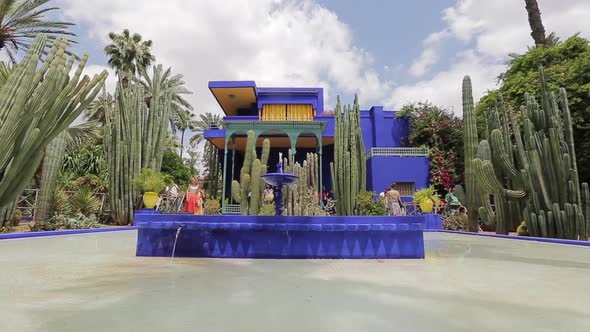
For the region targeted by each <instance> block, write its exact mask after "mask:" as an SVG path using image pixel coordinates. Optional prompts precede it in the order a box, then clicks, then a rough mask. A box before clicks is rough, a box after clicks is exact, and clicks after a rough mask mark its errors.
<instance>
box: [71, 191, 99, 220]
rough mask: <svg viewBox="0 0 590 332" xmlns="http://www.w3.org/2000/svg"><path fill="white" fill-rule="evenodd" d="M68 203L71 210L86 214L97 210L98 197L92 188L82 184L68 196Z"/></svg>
mask: <svg viewBox="0 0 590 332" xmlns="http://www.w3.org/2000/svg"><path fill="white" fill-rule="evenodd" d="M69 205H70V207H71V210H72V212H74V213H81V214H83V215H85V216H88V215H91V214H96V213H97V212H99V210H100V199H99V198H98V197H96V195H95V194H94V191H93V190H92V189H90V188H89V187H87V186H83V187H80V189H78V190H76V191H75V192H74V193H73V194H72V196H70V199H69Z"/></svg>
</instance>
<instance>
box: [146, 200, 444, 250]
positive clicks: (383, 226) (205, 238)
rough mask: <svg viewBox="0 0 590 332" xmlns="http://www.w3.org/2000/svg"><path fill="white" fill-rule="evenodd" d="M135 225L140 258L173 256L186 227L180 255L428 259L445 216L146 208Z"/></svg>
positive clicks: (179, 247) (178, 248)
mask: <svg viewBox="0 0 590 332" xmlns="http://www.w3.org/2000/svg"><path fill="white" fill-rule="evenodd" d="M146 212H147V213H146ZM135 224H136V226H137V228H138V238H137V256H159V257H170V256H171V255H172V249H173V246H174V240H175V236H176V234H177V230H178V228H179V227H180V226H182V229H181V230H180V232H179V233H178V234H179V235H178V240H177V243H176V250H175V257H218V258H332V259H335V258H424V237H423V230H424V229H425V228H427V227H438V226H437V225H440V216H439V215H421V216H407V217H361V216H358V217H357V216H355V217H341V216H329V217H298V216H289V217H286V216H279V217H276V216H229V215H223V216H195V215H190V214H159V213H153V211H145V210H140V211H138V212H137V213H136V215H135ZM431 229H435V228H431Z"/></svg>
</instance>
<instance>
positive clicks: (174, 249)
mask: <svg viewBox="0 0 590 332" xmlns="http://www.w3.org/2000/svg"><path fill="white" fill-rule="evenodd" d="M182 227H184V225H180V226H178V229H177V230H176V236H175V237H174V245H173V246H172V256H171V257H172V259H174V253H175V252H176V242H178V235H180V231H181V230H182Z"/></svg>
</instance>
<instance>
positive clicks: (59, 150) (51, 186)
mask: <svg viewBox="0 0 590 332" xmlns="http://www.w3.org/2000/svg"><path fill="white" fill-rule="evenodd" d="M66 136H67V133H66V132H65V131H64V132H62V133H61V134H59V135H58V136H57V137H56V138H54V139H53V141H51V143H49V145H47V148H45V158H44V160H43V172H42V173H41V188H40V189H39V197H38V198H37V209H36V210H35V222H37V221H44V220H45V218H47V213H48V212H49V208H50V205H51V199H52V198H53V191H54V190H55V183H56V181H57V175H58V174H59V170H60V169H61V166H62V162H63V156H64V153H65V151H66Z"/></svg>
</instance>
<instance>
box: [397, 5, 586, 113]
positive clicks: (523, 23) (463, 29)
mask: <svg viewBox="0 0 590 332" xmlns="http://www.w3.org/2000/svg"><path fill="white" fill-rule="evenodd" d="M539 7H540V9H541V12H542V19H543V23H544V26H545V30H546V33H547V34H549V33H550V32H553V31H554V32H556V34H557V35H558V36H559V37H561V38H562V39H566V38H568V37H570V36H572V35H573V34H574V33H576V32H580V31H581V32H586V33H585V34H584V33H583V34H582V36H585V37H588V33H587V32H588V31H590V21H589V20H587V19H586V18H587V17H588V16H590V6H588V4H587V0H560V1H550V0H539ZM442 19H443V21H445V22H446V26H445V27H444V28H443V30H441V31H439V32H436V33H433V34H431V35H430V36H429V37H428V38H426V39H425V40H424V42H423V45H424V48H423V51H422V55H421V56H420V57H419V58H418V59H417V60H416V62H414V64H413V65H412V67H411V68H410V73H411V74H412V75H414V76H415V77H422V76H423V75H425V74H426V73H427V72H428V70H429V68H430V67H431V66H432V65H434V64H435V63H436V61H437V60H438V57H437V55H436V54H437V52H439V51H440V49H441V47H442V45H443V43H444V42H445V41H447V40H456V41H459V42H463V45H464V47H463V49H460V50H458V51H457V53H456V55H455V56H454V58H453V59H452V61H450V63H451V65H449V67H448V68H447V69H445V70H442V71H440V72H438V73H434V74H432V77H428V78H425V79H422V80H418V81H416V82H414V83H412V84H405V85H402V86H398V87H396V88H395V89H394V90H393V93H392V96H391V98H390V99H389V100H388V101H387V102H386V105H387V106H391V107H394V108H399V107H401V106H402V105H403V104H404V103H406V102H414V101H423V100H429V101H431V102H433V103H435V104H439V105H444V106H449V107H451V108H453V110H454V111H455V112H456V113H458V114H462V109H461V81H462V78H463V76H464V75H470V76H471V79H472V82H473V88H474V98H475V99H476V100H478V99H479V98H480V97H481V96H482V95H483V94H484V93H485V92H486V91H487V90H489V89H493V88H494V87H496V77H497V76H498V75H499V74H500V73H501V72H502V71H504V70H505V68H506V67H505V65H504V63H505V61H506V60H507V55H508V54H509V53H512V52H516V53H523V52H525V51H526V49H527V46H529V45H532V44H533V40H532V38H531V36H530V28H529V25H528V17H527V13H526V9H525V5H524V2H523V1H514V0H497V1H475V0H458V1H457V3H456V4H455V5H454V6H452V7H450V8H447V9H446V10H444V11H443V16H442Z"/></svg>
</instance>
